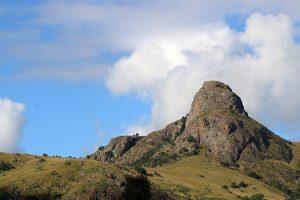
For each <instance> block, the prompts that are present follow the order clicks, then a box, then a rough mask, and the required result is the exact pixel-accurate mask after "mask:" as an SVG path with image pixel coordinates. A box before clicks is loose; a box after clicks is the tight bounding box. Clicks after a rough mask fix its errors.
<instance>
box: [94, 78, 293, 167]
mask: <svg viewBox="0 0 300 200" xmlns="http://www.w3.org/2000/svg"><path fill="white" fill-rule="evenodd" d="M202 148H203V149H206V150H207V151H208V152H209V154H210V155H211V156H212V157H213V158H214V159H216V160H217V161H219V162H220V163H224V164H227V165H235V164H236V163H238V162H240V161H246V162H252V161H254V160H264V159H271V160H281V161H286V162H290V161H291V160H292V158H293V155H292V151H291V148H290V147H289V144H288V141H286V140H284V139H282V138H280V137H279V136H277V135H276V134H274V133H272V132H271V131H270V130H268V129H267V128H266V127H264V126H263V125H261V124H260V123H258V122H257V121H255V120H254V119H252V118H251V117H249V116H248V114H247V112H246V111H245V109H244V106H243V103H242V100H241V99H240V97H239V96H237V95H236V94H235V93H234V92H233V91H232V90H231V88H230V87H229V86H228V85H226V84H224V83H222V82H219V81H207V82H204V84H203V86H202V87H201V88H200V90H199V91H198V92H197V93H196V94H195V96H194V100H193V103H192V106H191V110H190V112H189V114H188V116H187V118H185V117H183V118H182V119H180V120H177V121H175V122H173V123H171V124H169V125H167V126H166V127H165V128H164V129H161V130H158V131H154V132H152V133H149V134H148V135H147V136H145V137H143V138H141V137H138V136H122V137H117V138H114V139H112V140H111V142H110V143H109V144H108V145H107V146H106V147H105V148H103V149H101V150H99V151H97V152H96V153H95V154H93V155H92V156H91V157H92V158H93V159H96V160H103V161H111V162H118V163H126V164H139V165H148V166H149V165H150V166H157V165H161V164H162V163H165V162H169V161H170V160H174V159H181V158H183V157H186V156H190V155H194V154H197V153H199V151H201V150H200V149H202Z"/></svg>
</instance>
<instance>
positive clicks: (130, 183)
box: [122, 175, 151, 200]
mask: <svg viewBox="0 0 300 200" xmlns="http://www.w3.org/2000/svg"><path fill="white" fill-rule="evenodd" d="M122 198H123V199H124V200H140V199H143V200H150V199H151V189H150V182H149V180H148V179H147V177H146V176H142V175H141V176H137V177H134V176H127V177H126V178H125V187H124V191H123V193H122Z"/></svg>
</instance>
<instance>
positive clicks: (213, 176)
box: [147, 155, 285, 199]
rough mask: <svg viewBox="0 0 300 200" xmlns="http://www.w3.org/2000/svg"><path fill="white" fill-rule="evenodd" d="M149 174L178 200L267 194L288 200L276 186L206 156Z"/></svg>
mask: <svg viewBox="0 0 300 200" xmlns="http://www.w3.org/2000/svg"><path fill="white" fill-rule="evenodd" d="M147 171H148V172H149V173H151V174H153V177H152V178H151V179H150V180H151V181H152V182H153V183H155V184H156V185H157V187H160V188H163V189H164V190H166V191H168V192H169V193H170V194H172V195H173V196H176V198H177V199H186V198H191V199H239V198H240V197H244V196H248V197H250V196H252V195H255V194H263V195H264V196H265V198H266V199H285V195H284V194H283V193H282V192H280V191H279V190H277V189H275V188H274V187H271V186H269V185H267V184H265V183H263V182H261V181H259V180H256V179H254V178H251V177H249V176H246V175H243V174H242V173H239V172H238V171H236V170H233V169H229V168H225V167H223V166H221V165H220V164H219V163H217V162H216V161H213V160H210V159H209V158H205V156H203V155H197V156H192V157H189V158H185V159H183V160H181V161H178V162H175V163H173V164H168V165H165V166H162V167H157V168H147ZM242 182H243V183H245V185H244V184H243V183H242ZM240 185H242V186H240ZM245 186H246V187H245Z"/></svg>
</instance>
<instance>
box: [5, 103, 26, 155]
mask: <svg viewBox="0 0 300 200" xmlns="http://www.w3.org/2000/svg"><path fill="white" fill-rule="evenodd" d="M24 111H25V106H24V105H23V104H22V103H17V102H13V101H12V100H10V99H8V98H1V99H0V138H1V140H0V152H17V151H19V141H20V138H21V136H22V135H21V133H22V129H23V127H24V125H25V118H24V116H23V115H22V113H23V112H24Z"/></svg>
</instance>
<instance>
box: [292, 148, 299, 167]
mask: <svg viewBox="0 0 300 200" xmlns="http://www.w3.org/2000/svg"><path fill="white" fill-rule="evenodd" d="M291 147H292V149H293V155H294V158H293V161H292V163H291V166H292V167H294V168H296V169H297V168H298V169H300V142H296V143H293V144H292V145H291Z"/></svg>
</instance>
